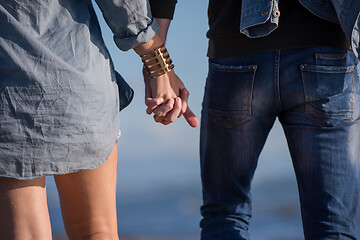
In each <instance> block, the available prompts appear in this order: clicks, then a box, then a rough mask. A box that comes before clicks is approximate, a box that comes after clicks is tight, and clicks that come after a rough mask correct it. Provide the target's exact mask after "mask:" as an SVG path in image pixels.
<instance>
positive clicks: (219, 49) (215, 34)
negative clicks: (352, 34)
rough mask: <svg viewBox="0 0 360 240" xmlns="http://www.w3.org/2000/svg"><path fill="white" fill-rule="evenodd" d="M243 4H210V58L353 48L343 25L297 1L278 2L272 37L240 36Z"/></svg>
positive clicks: (213, 0) (232, 0) (233, 1)
mask: <svg viewBox="0 0 360 240" xmlns="http://www.w3.org/2000/svg"><path fill="white" fill-rule="evenodd" d="M241 3H242V1H241V0H240V1H239V0H227V1H223V0H210V1H209V9H208V16H209V26H210V29H209V31H208V33H207V37H208V38H209V48H208V56H209V57H213V58H221V57H235V56H239V55H244V54H251V53H255V52H262V51H269V50H275V49H294V48H305V47H318V46H329V47H337V48H344V49H350V46H349V44H348V43H347V41H346V38H345V34H344V32H343V31H342V29H341V27H340V25H338V24H335V23H332V22H329V21H327V20H324V19H322V18H320V17H317V16H316V15H314V14H313V13H311V12H310V11H309V10H307V9H306V8H305V7H304V6H302V5H301V4H300V3H299V1H298V0H281V1H279V10H280V12H281V14H280V18H279V25H278V28H277V29H275V30H274V31H273V32H272V33H271V34H269V35H267V36H264V37H260V38H248V37H247V36H245V35H244V34H242V33H240V16H241Z"/></svg>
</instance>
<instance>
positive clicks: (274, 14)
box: [273, 10, 280, 18]
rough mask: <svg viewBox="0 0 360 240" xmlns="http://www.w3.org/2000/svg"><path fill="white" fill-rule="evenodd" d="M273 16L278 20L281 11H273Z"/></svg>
mask: <svg viewBox="0 0 360 240" xmlns="http://www.w3.org/2000/svg"><path fill="white" fill-rule="evenodd" d="M273 16H274V17H276V18H278V17H280V11H279V10H275V11H273Z"/></svg>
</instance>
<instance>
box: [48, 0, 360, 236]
mask: <svg viewBox="0 0 360 240" xmlns="http://www.w3.org/2000/svg"><path fill="white" fill-rule="evenodd" d="M207 4H208V1H207V0H196V1H192V0H180V1H179V2H178V4H177V8H176V12H175V17H174V21H173V22H172V23H171V26H170V30H169V34H168V39H167V48H168V50H169V52H170V55H171V57H172V59H173V61H174V64H175V71H176V73H177V74H178V75H179V77H180V78H181V79H182V80H183V82H184V83H185V86H186V87H187V88H188V90H189V91H190V99H189V106H190V107H191V109H192V110H193V112H194V113H195V114H196V115H197V116H198V118H199V119H200V112H201V102H202V97H203V92H204V85H205V79H206V75H207V58H206V50H207V39H206V37H205V34H206V31H207V28H208V26H207ZM94 7H95V8H96V11H97V14H98V17H99V22H100V25H101V28H102V32H103V36H104V40H105V42H106V44H107V46H108V48H109V51H110V54H111V55H112V58H113V60H114V65H115V68H116V70H117V71H119V72H120V73H121V74H122V76H123V77H124V78H125V79H126V80H127V82H128V83H129V84H130V85H131V86H132V88H133V89H134V90H135V98H134V101H133V102H132V104H131V105H130V106H129V107H128V108H127V109H125V110H124V111H122V112H121V113H120V118H121V120H120V121H121V131H122V136H121V138H120V139H119V142H118V152H119V157H118V187H117V211H118V223H119V234H120V237H121V239H124V240H155V239H156V240H195V239H199V235H200V228H199V221H200V220H201V217H200V210H199V208H200V205H201V183H200V169H199V153H198V152H199V147H198V146H199V127H198V128H196V129H193V128H190V127H189V126H188V125H187V123H186V122H185V120H184V119H183V118H181V119H178V120H177V121H176V122H175V123H174V124H171V125H169V126H162V125H159V124H157V123H155V122H154V121H153V119H152V117H151V116H148V115H147V114H146V113H145V109H146V108H145V105H144V84H143V79H142V75H141V69H142V64H141V61H140V59H139V57H138V56H137V55H136V54H135V53H134V52H133V51H129V52H121V51H120V50H118V49H117V47H116V46H115V44H114V42H113V38H112V36H113V35H112V33H111V31H110V30H109V29H108V27H107V26H106V24H105V22H104V20H103V18H102V16H101V13H100V12H99V10H98V8H97V7H96V4H95V3H94ZM47 182H48V185H47V186H48V203H49V211H50V218H51V221H52V228H53V233H54V236H55V238H54V239H55V240H60V239H66V238H65V231H64V227H63V224H62V219H61V212H60V207H59V201H58V195H57V192H56V187H55V184H54V181H53V178H51V177H49V178H47ZM252 195H253V199H254V203H253V218H252V220H251V223H250V224H251V225H250V234H251V236H252V239H253V240H300V239H303V235H302V226H301V217H300V208H299V199H298V193H297V186H296V180H295V175H294V171H293V169H292V165H291V159H290V155H289V153H288V150H287V145H286V140H285V137H284V134H283V131H282V129H281V126H280V124H279V123H278V122H276V123H275V125H274V127H273V129H272V131H271V132H270V135H269V137H268V140H267V142H266V144H265V147H264V150H263V152H262V154H261V156H260V159H259V165H258V169H257V171H256V174H255V178H254V182H253V190H252ZM359 226H360V222H359V224H358V235H359V237H360V227H359Z"/></svg>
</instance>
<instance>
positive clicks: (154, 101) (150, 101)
mask: <svg viewBox="0 0 360 240" xmlns="http://www.w3.org/2000/svg"><path fill="white" fill-rule="evenodd" d="M163 102H164V99H163V98H162V97H158V98H146V99H145V105H146V106H147V107H148V108H147V109H146V113H147V114H151V113H152V112H153V111H154V109H155V108H156V107H157V106H159V105H160V104H162V103H163Z"/></svg>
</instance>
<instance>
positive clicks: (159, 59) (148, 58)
mask: <svg viewBox="0 0 360 240" xmlns="http://www.w3.org/2000/svg"><path fill="white" fill-rule="evenodd" d="M140 57H141V60H142V62H143V63H144V67H145V69H146V71H147V73H148V74H149V76H150V78H157V77H159V76H161V75H163V74H165V73H168V72H170V71H171V70H172V69H173V68H174V64H173V63H172V60H171V59H170V55H169V52H168V51H167V49H166V47H165V46H164V45H162V46H161V47H159V48H157V49H155V50H154V51H152V52H150V53H147V54H144V55H141V56H140Z"/></svg>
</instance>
